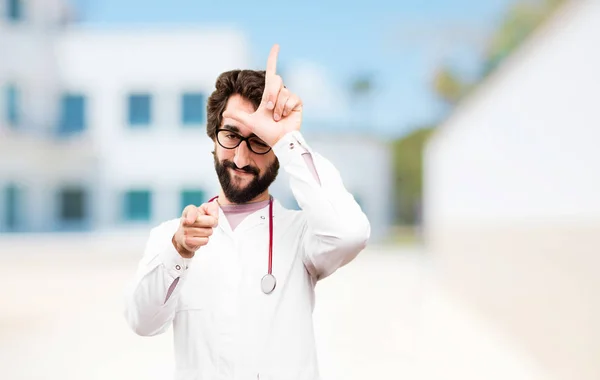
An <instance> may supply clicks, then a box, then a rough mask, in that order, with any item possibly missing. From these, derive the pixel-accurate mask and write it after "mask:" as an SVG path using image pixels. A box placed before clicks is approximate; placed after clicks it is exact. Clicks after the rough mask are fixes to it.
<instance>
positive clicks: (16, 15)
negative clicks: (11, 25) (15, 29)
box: [6, 0, 23, 21]
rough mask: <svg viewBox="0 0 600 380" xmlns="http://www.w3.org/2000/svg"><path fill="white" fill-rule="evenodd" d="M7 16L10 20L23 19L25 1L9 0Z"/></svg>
mask: <svg viewBox="0 0 600 380" xmlns="http://www.w3.org/2000/svg"><path fill="white" fill-rule="evenodd" d="M6 16H7V17H8V19H9V20H10V21H20V20H22V19H23V1H22V0H7V4H6Z"/></svg>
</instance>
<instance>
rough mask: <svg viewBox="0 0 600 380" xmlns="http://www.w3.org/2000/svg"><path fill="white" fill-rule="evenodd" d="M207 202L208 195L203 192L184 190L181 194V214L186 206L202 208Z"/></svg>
mask: <svg viewBox="0 0 600 380" xmlns="http://www.w3.org/2000/svg"><path fill="white" fill-rule="evenodd" d="M206 201H207V199H206V193H205V192H204V191H202V190H183V191H182V192H181V210H179V213H181V212H182V211H183V209H184V208H185V207H186V206H189V205H195V206H200V205H201V204H202V203H204V202H206Z"/></svg>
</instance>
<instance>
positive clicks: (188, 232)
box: [173, 202, 219, 258]
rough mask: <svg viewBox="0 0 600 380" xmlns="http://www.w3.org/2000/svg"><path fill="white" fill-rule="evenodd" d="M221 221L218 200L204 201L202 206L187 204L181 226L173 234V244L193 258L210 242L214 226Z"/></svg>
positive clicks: (181, 252)
mask: <svg viewBox="0 0 600 380" xmlns="http://www.w3.org/2000/svg"><path fill="white" fill-rule="evenodd" d="M218 221H219V205H218V204H217V202H210V203H204V204H203V205H202V206H200V207H196V206H194V205H189V206H187V207H186V208H185V209H184V210H183V213H182V214H181V219H180V221H179V228H178V229H177V231H176V232H175V235H173V245H174V246H175V249H177V252H179V254H180V255H181V256H183V257H185V258H191V257H193V256H194V254H195V252H196V251H197V250H198V249H199V248H200V247H202V246H204V245H206V244H208V239H209V237H210V236H211V235H212V233H213V228H214V227H216V226H217V223H218Z"/></svg>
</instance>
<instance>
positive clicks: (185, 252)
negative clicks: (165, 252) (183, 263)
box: [171, 235, 195, 259]
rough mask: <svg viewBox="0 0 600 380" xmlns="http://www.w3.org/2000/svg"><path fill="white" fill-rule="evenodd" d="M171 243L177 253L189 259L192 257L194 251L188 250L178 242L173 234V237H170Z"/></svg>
mask: <svg viewBox="0 0 600 380" xmlns="http://www.w3.org/2000/svg"><path fill="white" fill-rule="evenodd" d="M171 243H173V247H175V250H176V251H177V253H179V255H180V256H181V257H183V258H184V259H191V258H192V257H194V254H195V252H192V251H188V250H187V249H185V247H183V246H182V245H181V244H179V243H178V242H177V240H176V239H175V235H173V237H172V238H171Z"/></svg>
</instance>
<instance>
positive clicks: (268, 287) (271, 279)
mask: <svg viewBox="0 0 600 380" xmlns="http://www.w3.org/2000/svg"><path fill="white" fill-rule="evenodd" d="M217 198H219V196H218V195H217V196H216V197H213V198H211V199H210V200H209V201H208V202H209V203H210V202H212V201H214V200H215V199H217ZM276 285H277V280H275V276H273V197H272V196H270V197H269V267H268V271H267V274H265V275H264V276H263V278H262V279H261V280H260V288H261V289H262V291H263V293H265V294H270V293H271V292H273V290H275V286H276Z"/></svg>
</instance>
